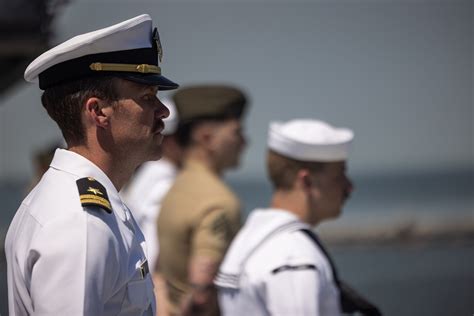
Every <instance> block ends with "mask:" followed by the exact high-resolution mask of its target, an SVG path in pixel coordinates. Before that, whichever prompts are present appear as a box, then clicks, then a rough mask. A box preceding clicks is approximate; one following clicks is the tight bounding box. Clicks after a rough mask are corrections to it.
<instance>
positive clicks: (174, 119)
mask: <svg viewBox="0 0 474 316" xmlns="http://www.w3.org/2000/svg"><path fill="white" fill-rule="evenodd" d="M161 103H163V104H164V105H165V106H166V107H167V108H168V110H169V111H170V115H169V116H168V117H167V118H165V119H164V120H163V122H164V123H165V128H164V129H163V131H162V132H161V134H163V135H171V134H173V133H174V132H176V129H177V128H178V122H179V118H178V111H177V110H176V106H175V105H174V102H173V101H172V100H171V99H168V98H165V99H162V100H161Z"/></svg>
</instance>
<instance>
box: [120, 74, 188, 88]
mask: <svg viewBox="0 0 474 316" xmlns="http://www.w3.org/2000/svg"><path fill="white" fill-rule="evenodd" d="M112 76H114V77H118V78H122V79H125V80H130V81H133V82H136V83H140V84H145V85H150V86H158V89H159V90H160V91H163V90H174V89H177V88H178V87H179V85H178V84H177V83H175V82H173V81H171V80H169V79H168V78H166V77H165V76H162V75H158V74H140V73H130V72H123V73H119V72H115V73H113V74H112Z"/></svg>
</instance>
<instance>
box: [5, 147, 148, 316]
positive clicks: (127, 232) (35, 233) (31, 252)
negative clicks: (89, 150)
mask: <svg viewBox="0 0 474 316" xmlns="http://www.w3.org/2000/svg"><path fill="white" fill-rule="evenodd" d="M84 177H93V178H94V179H95V180H96V181H97V182H99V183H100V184H102V186H104V187H105V189H106V192H107V194H108V197H109V201H110V204H111V208H112V212H111V213H108V212H106V211H105V210H104V209H102V208H99V207H97V206H84V207H83V206H82V205H81V201H80V197H79V192H78V186H77V184H76V180H78V179H81V178H84ZM144 247H145V242H144V238H143V235H142V233H141V232H140V229H139V227H138V225H137V224H136V222H135V220H134V219H133V217H132V215H131V213H130V211H129V210H128V209H127V207H126V206H125V205H124V204H123V203H122V201H121V200H120V197H119V195H118V192H117V190H116V189H115V187H114V186H113V184H112V182H111V181H110V179H109V178H108V177H107V176H106V175H105V174H104V173H103V172H102V170H100V169H99V168H98V167H97V166H95V165H94V164H93V163H92V162H90V161H89V160H87V159H86V158H84V157H82V156H80V155H78V154H76V153H73V152H71V151H67V150H62V149H58V150H57V151H56V153H55V156H54V159H53V161H52V162H51V166H50V168H49V170H48V171H47V172H46V173H45V175H44V176H43V178H42V179H41V181H40V182H39V184H38V185H37V186H36V187H35V188H34V189H33V191H31V193H30V194H29V195H28V196H27V197H26V198H25V200H24V201H23V203H22V204H21V206H20V208H19V209H18V211H17V213H16V215H15V217H14V219H13V221H12V223H11V225H10V228H9V230H8V234H7V238H6V245H5V251H6V257H7V268H8V303H9V311H10V315H29V314H34V315H70V316H71V315H154V314H155V310H156V306H155V299H154V293H153V282H152V280H151V276H150V274H149V273H146V272H147V271H146V257H145V253H144Z"/></svg>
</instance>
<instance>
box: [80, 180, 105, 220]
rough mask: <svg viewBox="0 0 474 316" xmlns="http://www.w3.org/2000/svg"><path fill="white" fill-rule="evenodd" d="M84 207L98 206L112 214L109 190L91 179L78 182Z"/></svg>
mask: <svg viewBox="0 0 474 316" xmlns="http://www.w3.org/2000/svg"><path fill="white" fill-rule="evenodd" d="M76 183H77V189H78V190H79V197H80V199H81V204H82V206H98V207H100V208H102V209H103V210H105V211H106V212H107V213H112V206H111V205H110V201H109V197H108V195H107V190H106V189H105V187H104V186H103V185H102V184H100V183H99V182H98V181H97V180H95V179H94V178H91V177H87V178H81V179H79V180H77V181H76Z"/></svg>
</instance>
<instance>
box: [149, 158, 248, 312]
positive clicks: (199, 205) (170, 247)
mask: <svg viewBox="0 0 474 316" xmlns="http://www.w3.org/2000/svg"><path fill="white" fill-rule="evenodd" d="M239 228H240V204H239V201H238V199H237V197H236V196H235V195H234V193H232V191H231V190H230V189H229V188H228V187H227V186H226V185H225V184H224V183H223V182H222V180H221V179H220V178H219V177H218V175H216V174H214V173H213V172H212V171H211V170H209V169H208V168H207V167H206V166H204V165H203V164H202V163H200V162H197V161H193V160H190V161H187V162H186V164H185V166H184V168H183V170H182V172H181V173H180V174H179V175H178V177H177V178H176V181H175V183H174V185H173V186H172V187H171V189H170V191H169V192H168V194H167V195H166V196H165V198H164V200H163V203H162V209H161V211H160V216H159V218H158V236H159V237H158V239H159V241H160V254H159V259H158V261H159V263H158V265H159V269H160V271H161V273H162V275H163V277H164V279H165V280H166V283H167V286H168V293H169V299H170V305H171V313H172V314H178V310H179V306H180V304H181V302H182V300H183V298H184V297H185V295H186V294H187V293H188V292H189V290H190V287H189V284H188V265H189V261H190V258H191V257H193V256H196V255H197V256H206V257H211V258H213V259H216V260H218V261H222V259H223V258H224V255H225V252H226V250H227V248H228V246H229V244H230V242H231V241H232V239H233V237H234V236H235V234H236V233H237V231H238V230H239ZM158 304H159V303H158Z"/></svg>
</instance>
